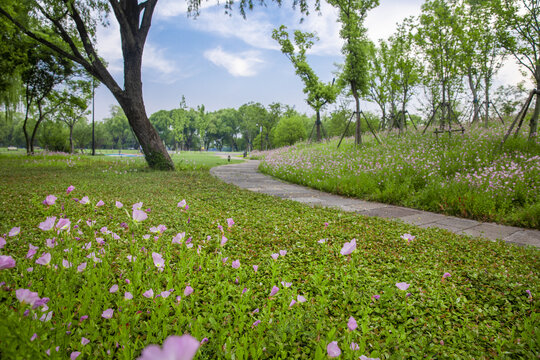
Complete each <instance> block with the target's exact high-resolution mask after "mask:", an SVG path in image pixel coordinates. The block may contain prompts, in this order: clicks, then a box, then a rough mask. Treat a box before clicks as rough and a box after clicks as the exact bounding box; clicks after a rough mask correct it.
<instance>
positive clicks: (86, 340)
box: [81, 336, 90, 346]
mask: <svg viewBox="0 0 540 360" xmlns="http://www.w3.org/2000/svg"><path fill="white" fill-rule="evenodd" d="M89 342H90V340H88V339H87V338H85V337H84V336H83V337H82V338H81V344H82V345H83V346H84V345H86V344H88V343H89Z"/></svg>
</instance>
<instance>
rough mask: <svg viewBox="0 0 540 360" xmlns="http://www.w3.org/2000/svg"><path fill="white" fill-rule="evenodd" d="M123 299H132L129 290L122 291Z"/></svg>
mask: <svg viewBox="0 0 540 360" xmlns="http://www.w3.org/2000/svg"><path fill="white" fill-rule="evenodd" d="M124 299H126V300H131V299H133V294H132V293H130V292H129V291H126V292H125V293H124Z"/></svg>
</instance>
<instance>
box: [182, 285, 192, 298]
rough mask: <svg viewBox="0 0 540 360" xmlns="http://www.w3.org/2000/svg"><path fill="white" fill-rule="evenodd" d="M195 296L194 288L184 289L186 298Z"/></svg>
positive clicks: (187, 287)
mask: <svg viewBox="0 0 540 360" xmlns="http://www.w3.org/2000/svg"><path fill="white" fill-rule="evenodd" d="M191 294H193V288H192V287H191V286H189V285H188V286H186V288H185V289H184V296H188V295H191Z"/></svg>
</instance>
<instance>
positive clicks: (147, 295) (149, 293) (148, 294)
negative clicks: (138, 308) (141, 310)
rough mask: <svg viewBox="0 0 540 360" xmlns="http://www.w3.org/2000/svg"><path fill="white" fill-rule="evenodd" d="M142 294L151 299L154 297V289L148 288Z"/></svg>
mask: <svg viewBox="0 0 540 360" xmlns="http://www.w3.org/2000/svg"><path fill="white" fill-rule="evenodd" d="M142 295H143V296H144V297H145V298H148V299H151V298H153V297H154V290H152V289H150V290H146V291H145V292H144V293H143V294H142Z"/></svg>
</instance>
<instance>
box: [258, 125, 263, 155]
mask: <svg viewBox="0 0 540 360" xmlns="http://www.w3.org/2000/svg"><path fill="white" fill-rule="evenodd" d="M262 130H263V127H262V125H261V128H260V131H259V133H260V134H261V151H262V141H263V133H262Z"/></svg>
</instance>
